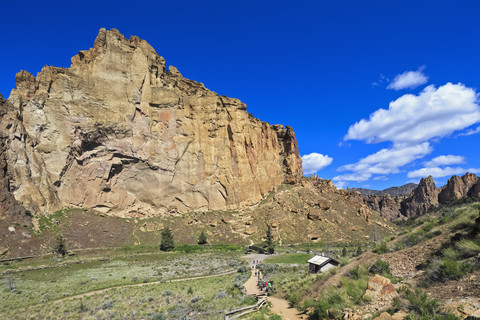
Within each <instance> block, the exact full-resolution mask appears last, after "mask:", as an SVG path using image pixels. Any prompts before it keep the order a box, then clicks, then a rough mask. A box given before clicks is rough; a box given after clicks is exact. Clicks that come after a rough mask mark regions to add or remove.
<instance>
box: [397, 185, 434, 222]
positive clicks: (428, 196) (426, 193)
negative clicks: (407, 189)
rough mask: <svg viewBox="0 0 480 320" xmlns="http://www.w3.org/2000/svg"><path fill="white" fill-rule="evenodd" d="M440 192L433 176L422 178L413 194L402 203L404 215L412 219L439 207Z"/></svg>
mask: <svg viewBox="0 0 480 320" xmlns="http://www.w3.org/2000/svg"><path fill="white" fill-rule="evenodd" d="M438 191H439V190H438V189H437V187H436V186H435V181H433V178H432V176H428V178H422V179H421V180H420V183H419V184H418V187H417V188H416V189H415V190H413V192H412V194H411V195H410V196H409V197H408V198H407V199H405V200H404V201H402V203H401V207H402V212H403V214H404V215H405V216H406V217H407V218H410V217H414V216H418V215H420V214H423V213H425V212H427V211H428V210H429V209H430V208H434V207H436V206H438Z"/></svg>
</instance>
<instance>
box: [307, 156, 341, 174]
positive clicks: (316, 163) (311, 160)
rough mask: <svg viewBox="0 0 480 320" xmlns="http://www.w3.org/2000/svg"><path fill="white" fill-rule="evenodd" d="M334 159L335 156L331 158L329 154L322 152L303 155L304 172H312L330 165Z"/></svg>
mask: <svg viewBox="0 0 480 320" xmlns="http://www.w3.org/2000/svg"><path fill="white" fill-rule="evenodd" d="M332 161H333V158H330V157H329V156H327V155H323V154H320V153H315V152H313V153H310V154H306V155H304V156H302V162H303V173H304V174H312V173H315V172H317V171H318V170H321V169H323V168H325V167H327V166H329V165H330V164H331V163H332Z"/></svg>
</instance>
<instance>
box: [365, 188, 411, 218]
mask: <svg viewBox="0 0 480 320" xmlns="http://www.w3.org/2000/svg"><path fill="white" fill-rule="evenodd" d="M363 201H364V203H365V204H366V205H367V206H368V207H369V208H370V209H372V210H375V211H377V212H379V213H380V215H381V216H382V217H385V218H387V219H389V220H395V219H398V218H401V217H402V213H401V212H400V208H401V206H400V203H401V198H399V197H391V196H390V195H389V194H387V195H383V196H377V195H369V196H364V197H363Z"/></svg>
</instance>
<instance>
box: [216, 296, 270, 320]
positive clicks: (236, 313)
mask: <svg viewBox="0 0 480 320" xmlns="http://www.w3.org/2000/svg"><path fill="white" fill-rule="evenodd" d="M266 302H267V296H261V298H260V300H258V302H257V304H255V305H253V306H249V307H244V308H240V309H236V310H232V311H229V312H227V313H225V320H232V319H237V318H240V317H241V316H244V315H246V314H249V313H252V312H255V311H257V310H258V309H260V308H261V307H262V306H263V305H264V304H265V303H266Z"/></svg>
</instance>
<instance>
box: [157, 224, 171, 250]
mask: <svg viewBox="0 0 480 320" xmlns="http://www.w3.org/2000/svg"><path fill="white" fill-rule="evenodd" d="M173 248H175V244H174V243H173V234H172V231H171V230H170V228H169V227H165V228H163V229H162V241H161V242H160V250H162V251H172V250H173Z"/></svg>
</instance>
